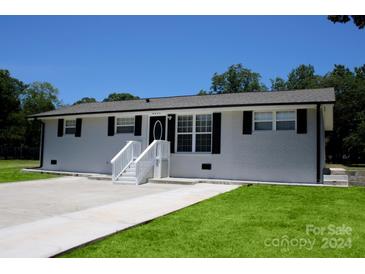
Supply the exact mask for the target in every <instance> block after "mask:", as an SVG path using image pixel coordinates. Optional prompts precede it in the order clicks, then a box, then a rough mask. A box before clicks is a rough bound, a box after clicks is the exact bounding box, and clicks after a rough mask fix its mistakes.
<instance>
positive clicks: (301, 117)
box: [297, 109, 307, 134]
mask: <svg viewBox="0 0 365 274" xmlns="http://www.w3.org/2000/svg"><path fill="white" fill-rule="evenodd" d="M297 133H298V134H306V133H307V110H306V109H297Z"/></svg>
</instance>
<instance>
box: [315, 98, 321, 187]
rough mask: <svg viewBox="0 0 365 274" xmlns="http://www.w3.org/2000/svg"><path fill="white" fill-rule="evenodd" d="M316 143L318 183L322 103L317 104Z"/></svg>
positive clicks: (318, 174)
mask: <svg viewBox="0 0 365 274" xmlns="http://www.w3.org/2000/svg"><path fill="white" fill-rule="evenodd" d="M316 127H317V129H316V144H317V155H316V158H317V159H316V164H317V176H316V177H317V183H321V104H317V111H316Z"/></svg>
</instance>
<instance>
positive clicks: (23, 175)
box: [0, 160, 57, 183]
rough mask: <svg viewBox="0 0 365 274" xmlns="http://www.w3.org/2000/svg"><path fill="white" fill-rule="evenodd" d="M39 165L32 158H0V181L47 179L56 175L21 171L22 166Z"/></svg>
mask: <svg viewBox="0 0 365 274" xmlns="http://www.w3.org/2000/svg"><path fill="white" fill-rule="evenodd" d="M37 166H39V161H32V160H0V183H6V182H16V181H27V180H37V179H47V178H54V177H57V176H56V175H51V174H41V173H35V172H34V173H33V172H23V171H22V169H23V168H32V167H37Z"/></svg>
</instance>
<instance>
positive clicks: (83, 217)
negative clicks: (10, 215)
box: [0, 184, 237, 257]
mask: <svg viewBox="0 0 365 274" xmlns="http://www.w3.org/2000/svg"><path fill="white" fill-rule="evenodd" d="M148 185H150V184H147V185H146V187H148ZM119 187H122V186H119ZM136 187H137V188H138V186H136ZM236 187H237V186H233V185H216V184H197V185H189V186H179V187H178V188H175V189H171V190H168V191H163V192H158V193H154V194H148V195H144V196H139V197H134V198H130V199H125V200H122V201H119V202H113V203H110V204H105V205H101V206H96V207H92V208H88V209H84V210H81V211H76V212H70V213H64V214H60V215H57V216H54V217H50V218H45V219H40V220H38V221H34V222H29V223H24V224H20V225H15V226H9V227H5V228H2V229H0V257H51V256H54V255H56V254H59V253H61V252H64V251H66V250H68V249H71V248H73V247H77V246H79V245H82V244H85V243H87V242H90V241H93V240H95V239H98V238H101V237H105V236H107V235H110V234H112V233H115V232H117V231H121V230H124V229H126V228H130V227H133V226H135V225H138V224H141V223H143V222H146V221H149V220H152V219H154V218H157V217H160V216H162V215H165V214H168V213H170V212H173V211H176V210H178V209H181V208H184V207H186V206H189V205H192V204H194V203H197V202H200V201H202V200H205V199H208V198H210V197H213V196H215V195H218V194H220V193H224V192H226V191H230V190H232V189H234V188H236Z"/></svg>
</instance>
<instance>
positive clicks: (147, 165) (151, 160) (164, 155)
mask: <svg viewBox="0 0 365 274" xmlns="http://www.w3.org/2000/svg"><path fill="white" fill-rule="evenodd" d="M161 160H168V161H170V142H168V141H163V140H154V141H153V142H152V143H151V144H150V145H149V146H148V147H147V148H146V149H145V150H144V151H143V152H142V154H141V155H140V156H139V157H138V158H137V159H136V160H135V164H136V179H137V184H140V183H142V182H144V181H145V180H146V179H147V177H152V176H153V175H152V172H153V168H154V167H155V165H156V162H157V161H161ZM148 174H150V176H148Z"/></svg>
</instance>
